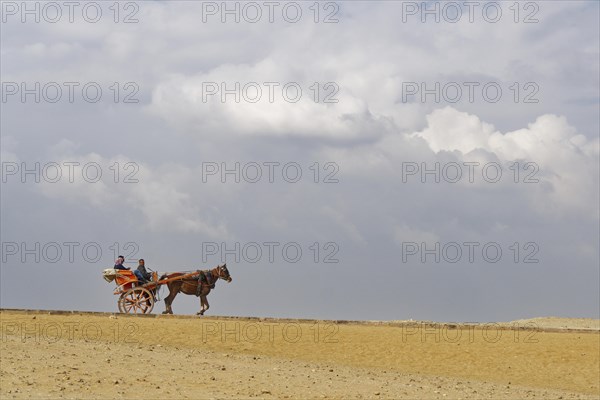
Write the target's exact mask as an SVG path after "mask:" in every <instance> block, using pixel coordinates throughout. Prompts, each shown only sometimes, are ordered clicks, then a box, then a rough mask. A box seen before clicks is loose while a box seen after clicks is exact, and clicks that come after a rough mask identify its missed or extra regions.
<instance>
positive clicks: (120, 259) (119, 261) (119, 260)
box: [114, 256, 129, 270]
mask: <svg viewBox="0 0 600 400" xmlns="http://www.w3.org/2000/svg"><path fill="white" fill-rule="evenodd" d="M124 262H125V257H123V256H119V257H117V260H116V261H115V267H114V268H115V269H120V270H123V269H125V270H129V268H127V267H126V266H124V265H123V263H124Z"/></svg>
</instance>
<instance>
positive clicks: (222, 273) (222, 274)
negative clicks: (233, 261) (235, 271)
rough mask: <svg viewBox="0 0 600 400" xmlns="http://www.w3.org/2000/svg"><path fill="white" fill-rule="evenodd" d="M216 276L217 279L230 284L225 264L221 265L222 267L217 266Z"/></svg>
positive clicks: (229, 276)
mask: <svg viewBox="0 0 600 400" xmlns="http://www.w3.org/2000/svg"><path fill="white" fill-rule="evenodd" d="M217 274H218V276H219V278H221V279H223V280H225V281H227V282H231V281H232V279H231V275H229V270H227V264H223V265H219V266H218V267H217Z"/></svg>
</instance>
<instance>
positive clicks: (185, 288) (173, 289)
mask: <svg viewBox="0 0 600 400" xmlns="http://www.w3.org/2000/svg"><path fill="white" fill-rule="evenodd" d="M201 272H204V273H205V274H206V275H208V276H210V278H211V279H210V282H208V283H204V282H200V285H202V286H201V288H198V284H199V276H200V273H201ZM182 275H186V274H185V273H183V272H174V273H172V274H164V275H163V276H161V277H160V280H163V279H165V278H167V279H170V278H176V277H178V276H182ZM219 279H223V280H224V281H227V282H228V283H229V282H231V281H232V279H231V276H230V275H229V271H228V270H227V264H223V265H219V266H217V267H215V268H213V269H211V270H206V271H198V275H197V277H190V278H186V279H177V280H173V281H170V282H167V287H168V288H169V295H168V296H167V297H165V306H166V310H165V311H163V314H173V309H172V308H171V304H172V303H173V300H174V299H175V296H177V294H178V293H179V292H181V293H183V294H191V295H194V296H199V297H200V311H199V312H197V313H196V315H204V313H205V312H206V311H207V310H208V309H209V307H210V305H209V304H208V300H207V299H206V296H208V294H209V293H210V291H211V289H212V288H214V285H215V283H217V281H218V280H219Z"/></svg>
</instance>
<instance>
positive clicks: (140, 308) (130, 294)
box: [118, 287, 154, 314]
mask: <svg viewBox="0 0 600 400" xmlns="http://www.w3.org/2000/svg"><path fill="white" fill-rule="evenodd" d="M118 304H119V311H120V312H122V313H124V314H150V313H151V312H152V309H153V308H154V295H153V294H152V292H150V291H149V290H148V289H146V288H143V287H134V288H132V289H129V290H128V291H126V292H125V293H123V294H122V295H121V297H119V302H118Z"/></svg>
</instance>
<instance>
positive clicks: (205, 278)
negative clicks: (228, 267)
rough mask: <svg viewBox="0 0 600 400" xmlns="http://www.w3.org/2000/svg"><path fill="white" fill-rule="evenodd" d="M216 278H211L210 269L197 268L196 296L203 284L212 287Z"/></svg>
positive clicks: (200, 291) (198, 294)
mask: <svg viewBox="0 0 600 400" xmlns="http://www.w3.org/2000/svg"><path fill="white" fill-rule="evenodd" d="M217 279H218V278H217ZM217 279H214V278H213V276H212V273H211V271H210V270H203V271H200V270H198V288H197V289H196V296H198V297H200V294H201V293H202V287H203V286H208V287H209V288H210V289H214V288H215V282H216V280H217Z"/></svg>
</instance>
